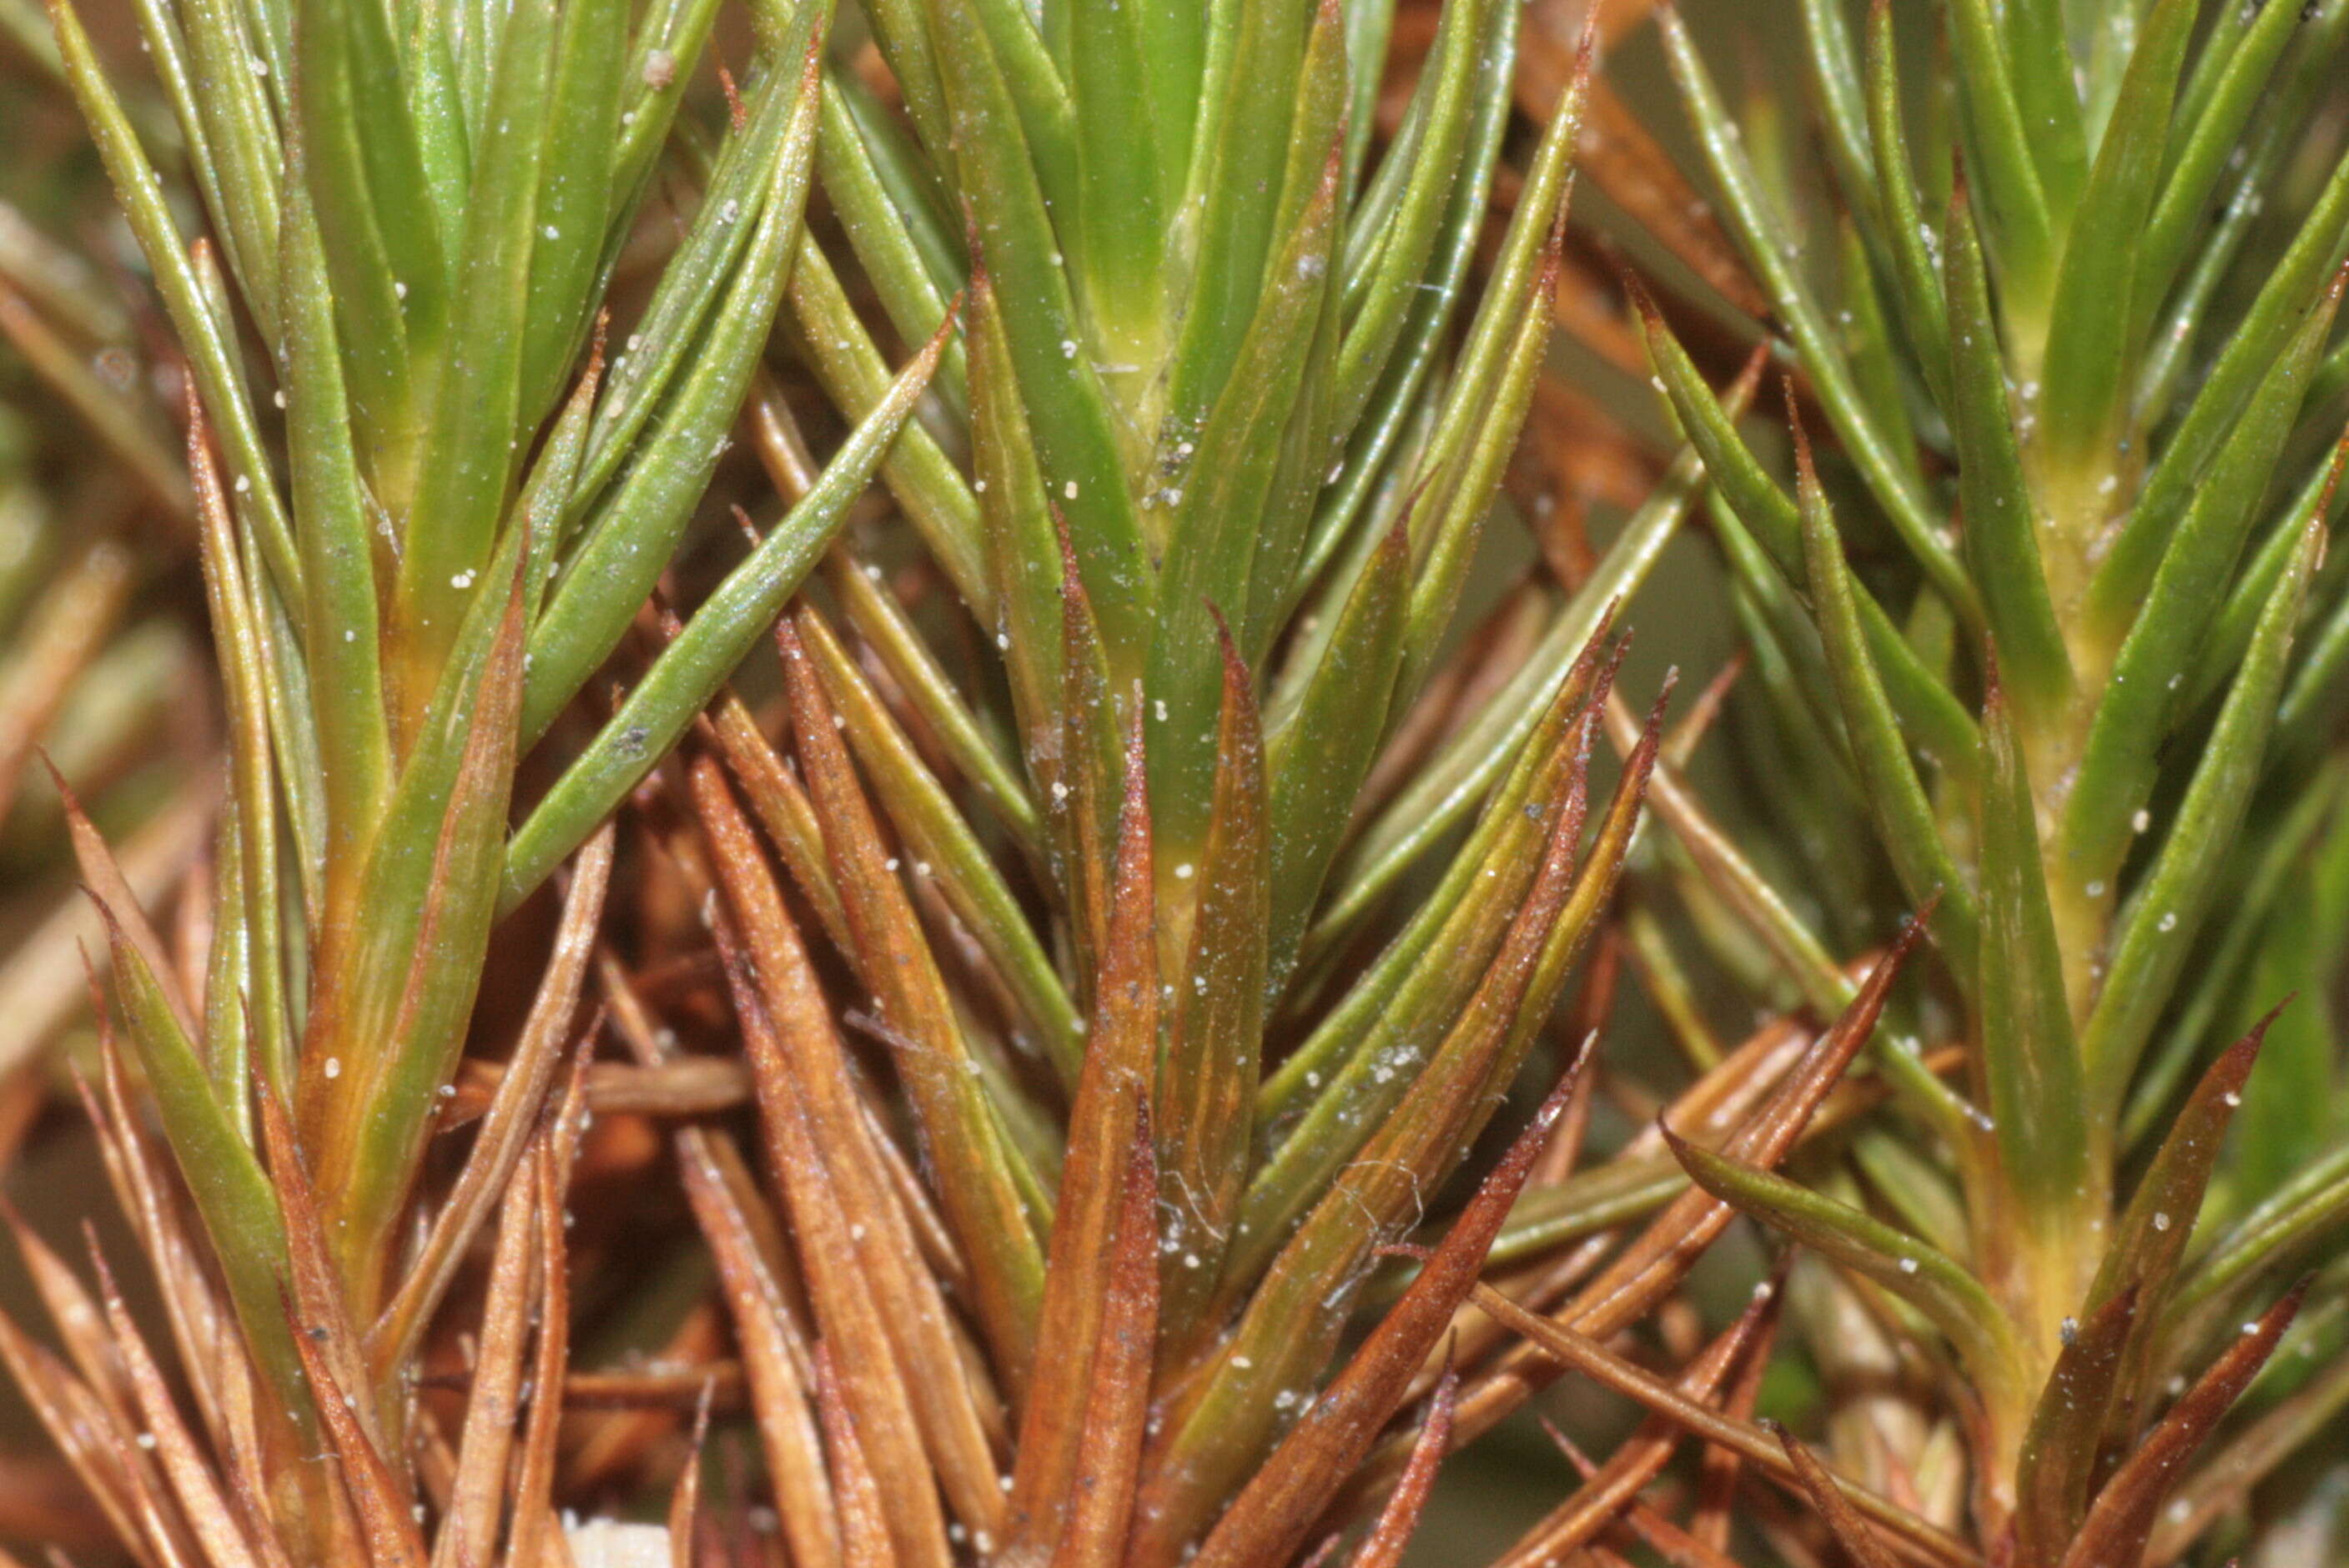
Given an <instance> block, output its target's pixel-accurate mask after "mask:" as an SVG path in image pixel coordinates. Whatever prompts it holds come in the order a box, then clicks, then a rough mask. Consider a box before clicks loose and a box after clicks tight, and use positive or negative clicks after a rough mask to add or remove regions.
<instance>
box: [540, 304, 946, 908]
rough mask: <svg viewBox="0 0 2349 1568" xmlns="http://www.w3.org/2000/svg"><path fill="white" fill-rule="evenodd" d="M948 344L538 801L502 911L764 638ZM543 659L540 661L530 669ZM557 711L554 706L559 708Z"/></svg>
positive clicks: (918, 361)
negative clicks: (763, 635)
mask: <svg viewBox="0 0 2349 1568" xmlns="http://www.w3.org/2000/svg"><path fill="white" fill-rule="evenodd" d="M948 325H951V323H949V324H948ZM943 341H944V337H943V333H942V334H941V335H940V336H938V337H934V338H932V339H931V340H930V342H929V344H928V345H927V346H925V347H924V349H923V351H922V352H921V353H920V354H919V355H917V356H915V358H914V360H913V362H912V363H910V364H909V365H907V366H906V367H905V371H904V373H903V374H902V375H901V376H899V377H898V378H897V382H896V384H895V386H894V387H892V388H891V389H890V395H889V397H888V398H887V399H886V400H885V402H884V403H883V404H882V405H881V407H877V408H875V409H874V411H873V413H872V415H871V417H870V418H867V419H866V420H865V421H864V423H863V424H862V425H860V426H858V427H857V428H856V431H855V433H854V435H852V436H851V437H850V438H848V440H847V442H846V443H845V444H844V445H843V446H842V448H841V449H840V451H839V452H838V453H837V454H836V455H834V457H833V460H832V462H831V464H830V465H828V466H827V467H826V468H825V469H824V471H823V478H822V479H821V480H818V481H817V482H816V485H815V488H814V489H812V490H809V491H808V493H807V495H806V496H805V497H803V498H802V500H801V501H800V503H799V504H798V505H797V506H794V507H793V508H792V510H791V511H790V513H789V514H788V515H786V516H785V517H784V519H783V521H781V523H780V524H778V525H777V526H776V527H775V528H774V529H773V530H772V531H771V532H769V533H768V535H767V537H766V538H765V540H763V541H762V542H761V543H760V545H759V547H758V548H757V549H755V550H753V551H752V552H750V556H749V558H748V559H746V560H745V561H743V562H742V563H741V564H740V565H739V566H737V567H735V569H734V570H733V571H732V572H730V573H728V574H727V576H726V579H725V581H724V582H722V583H719V585H718V588H717V591H716V592H715V593H711V594H710V596H709V600H708V602H707V603H704V604H703V605H702V607H701V608H700V609H699V610H698V611H697V612H696V613H695V614H694V616H693V619H692V620H690V621H688V623H687V624H686V627H685V630H684V631H683V632H682V633H681V634H678V637H677V638H676V640H675V641H673V642H671V643H670V644H669V645H668V646H667V648H665V649H663V650H662V652H661V655H660V656H659V657H658V658H657V659H655V660H654V661H653V666H652V668H651V669H649V670H647V671H646V672H645V675H644V677H643V678H642V679H641V680H639V681H638V682H637V683H636V686H635V687H634V689H632V690H631V691H630V692H629V693H628V695H627V696H626V698H625V699H624V700H623V701H622V703H621V705H620V710H619V712H617V713H616V714H614V715H613V716H612V717H611V718H610V719H609V720H608V721H606V722H605V726H604V727H603V728H602V729H601V730H600V731H598V732H597V734H596V737H595V740H594V742H593V743H591V744H590V745H589V747H588V748H587V750H586V751H585V753H584V754H582V755H581V757H580V758H579V759H578V760H577V761H575V762H574V763H573V764H572V765H571V766H570V768H569V769H566V770H565V771H564V775H563V777H562V779H560V780H559V781H557V783H556V784H555V786H554V789H550V790H549V791H548V792H547V794H546V796H545V798H544V799H541V800H540V801H539V803H538V805H537V806H536V807H534V808H533V810H531V813H530V815H529V816H528V817H526V818H525V819H524V820H523V825H522V826H521V827H520V828H519V829H517V830H515V832H514V835H513V840H512V843H511V844H510V845H509V846H508V848H507V851H506V869H505V887H504V892H503V897H502V905H503V907H505V908H508V909H511V908H512V907H513V905H515V904H516V903H521V902H522V899H523V895H524V894H526V893H528V892H530V891H531V890H532V889H533V888H534V887H536V886H537V885H538V884H539V883H540V882H543V881H544V880H545V878H546V876H547V874H548V873H549V872H552V871H553V870H554V868H555V866H556V865H558V864H560V863H561V862H562V860H563V858H564V856H565V855H567V854H569V853H570V852H571V851H573V850H574V849H576V848H577V847H578V846H579V844H580V843H582V842H583V841H585V839H586V837H587V835H588V834H589V833H590V832H592V831H594V830H595V825H596V824H597V823H598V822H600V821H602V820H603V819H604V818H605V816H606V815H607V814H608V813H609V812H610V811H611V810H612V809H613V808H614V807H615V806H616V805H618V804H619V802H620V801H621V799H623V798H625V797H626V794H627V792H628V791H629V790H630V789H634V788H636V784H637V782H638V781H639V780H640V779H643V778H644V776H645V775H646V774H647V773H649V772H651V771H652V769H653V765H654V764H655V763H657V762H658V761H659V760H660V758H661V757H662V756H663V755H664V754H666V753H667V749H668V748H669V747H670V746H671V745H673V744H674V743H675V742H676V739H677V738H678V736H680V735H682V734H684V733H685V730H686V728H687V727H688V726H689V725H690V724H691V723H692V722H693V717H694V715H695V714H696V713H698V712H699V711H700V709H701V707H702V706H703V705H704V704H705V703H707V702H708V701H709V699H710V697H711V696H713V695H715V694H716V692H717V690H718V688H719V686H723V685H724V684H725V682H726V678H727V676H730V674H732V673H733V670H734V667H735V666H736V665H739V664H740V663H741V662H742V660H743V658H744V657H745V656H746V655H749V653H750V650H751V649H752V648H753V647H755V646H757V645H758V642H759V638H760V637H761V635H762V634H764V633H765V631H766V628H767V627H768V626H769V625H770V624H772V623H773V620H774V617H775V616H776V615H777V614H779V613H780V612H781V609H782V607H783V605H784V603H786V602H788V601H789V600H790V598H791V596H792V593H794V592H796V591H797V590H798V588H799V585H800V583H802V582H803V581H805V579H806V577H807V574H808V573H809V572H810V571H811V570H812V569H813V567H814V565H815V563H816V562H817V561H818V560H819V559H820V558H821V557H822V555H823V551H824V549H825V548H826V547H827V546H828V545H829V544H830V543H831V542H832V537H833V533H834V532H835V531H837V530H838V529H839V527H840V525H841V523H842V521H843V520H844V519H845V517H846V516H847V512H848V507H849V504H850V503H851V502H852V501H854V500H855V499H856V498H857V496H859V495H860V494H862V493H863V492H864V487H865V485H866V484H867V483H869V482H870V481H871V480H872V477H873V470H874V467H875V466H876V465H877V464H878V463H879V462H880V460H881V456H882V454H883V453H884V452H885V451H886V450H888V448H889V444H890V442H891V441H893V440H895V438H896V435H897V431H898V428H900V427H901V426H902V425H903V424H904V423H905V418H906V416H907V415H908V414H910V413H911V412H912V411H913V407H914V404H915V402H916V400H917V399H918V398H919V397H921V393H922V389H923V387H926V385H927V384H928V382H929V377H930V375H931V372H932V371H934V370H935V369H936V366H937V354H938V349H939V346H940V345H941V344H942V343H943ZM535 656H536V655H535V654H534V653H533V657H535ZM537 667H538V666H537V665H533V666H532V668H533V673H535V671H536V669H537ZM584 676H585V672H583V673H582V678H584ZM564 700H566V701H567V700H568V693H566V694H565V695H564ZM556 707H561V704H560V703H555V704H553V705H552V707H550V708H549V711H550V713H551V712H552V711H553V709H554V708H556Z"/></svg>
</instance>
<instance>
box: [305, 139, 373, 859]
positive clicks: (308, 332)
mask: <svg viewBox="0 0 2349 1568" xmlns="http://www.w3.org/2000/svg"><path fill="white" fill-rule="evenodd" d="M304 156H305V154H304V150H303V148H302V146H301V144H299V143H297V144H296V146H295V150H294V154H293V160H292V164H291V168H290V171H289V172H290V176H291V178H290V179H289V180H288V181H287V187H288V200H287V202H286V210H285V222H284V224H283V226H282V229H281V231H280V232H281V236H282V241H283V251H282V253H281V255H280V258H279V263H278V272H279V286H280V304H281V305H282V307H283V314H284V318H285V423H286V461H287V469H288V473H289V476H290V478H291V480H292V481H293V494H294V515H295V524H296V530H297V532H296V539H297V542H299V544H300V545H301V549H302V558H303V575H304V582H305V585H306V587H307V588H308V589H309V593H310V597H309V601H308V603H305V604H304V605H303V608H302V621H303V624H304V626H305V631H306V635H305V639H304V655H305V659H306V661H307V662H308V664H309V666H310V677H311V682H312V690H313V692H314V694H315V696H316V703H317V725H318V742H319V747H320V750H321V752H322V753H323V756H324V760H325V762H326V779H325V793H326V826H327V832H328V835H329V837H328V845H329V849H328V852H327V856H326V865H327V880H328V882H329V888H328V900H329V902H330V903H333V902H336V901H337V900H347V899H348V898H349V897H350V896H351V895H352V893H353V892H356V889H355V888H353V887H352V886H350V885H349V878H350V876H351V874H352V873H353V872H355V871H356V869H357V866H359V865H360V864H361V863H363V861H364V858H365V846H366V843H367V836H368V834H369V832H370V830H372V829H373V828H374V826H375V820H376V815H377V813H378V811H380V810H382V806H383V800H384V797H385V795H386V794H387V793H388V791H389V789H390V772H391V760H390V737H389V735H388V733H387V731H386V729H385V727H384V694H383V669H382V665H381V663H380V653H379V649H380V645H381V625H380V623H379V620H378V607H377V599H376V581H375V559H374V541H373V540H372V539H371V538H370V537H369V536H370V532H371V529H370V525H369V522H368V518H367V496H366V493H365V491H364V490H363V488H362V481H361V480H360V477H359V473H358V469H357V462H356V454H355V453H354V452H353V450H352V446H351V421H350V408H349V405H348V402H347V398H346V397H345V396H344V380H343V367H342V356H341V352H340V339H339V336H338V335H337V333H336V326H335V316H334V301H333V294H332V292H331V283H330V280H329V279H328V277H327V275H326V262H325V257H324V254H323V253H322V251H321V248H320V243H319V236H318V227H317V215H316V211H315V210H314V209H313V207H312V205H311V203H310V201H309V199H308V196H307V193H306V185H305V174H304V163H303V159H304Z"/></svg>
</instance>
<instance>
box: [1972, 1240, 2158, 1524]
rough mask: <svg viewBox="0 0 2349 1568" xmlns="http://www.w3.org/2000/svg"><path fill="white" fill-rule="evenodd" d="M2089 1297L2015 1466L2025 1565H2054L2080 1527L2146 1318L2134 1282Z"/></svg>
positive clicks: (2067, 1326) (2071, 1325)
mask: <svg viewBox="0 0 2349 1568" xmlns="http://www.w3.org/2000/svg"><path fill="white" fill-rule="evenodd" d="M2180 1228H2181V1230H2182V1229H2183V1227H2180ZM2089 1300H2090V1302H2091V1303H2092V1304H2093V1305H2092V1307H2091V1310H2090V1311H2089V1312H2088V1314H2087V1316H2086V1318H2085V1321H2082V1320H2075V1319H2073V1318H2068V1317H2067V1318H2065V1319H2064V1336H2063V1346H2064V1347H2063V1349H2062V1350H2060V1351H2059V1352H2057V1354H2056V1357H2055V1365H2054V1368H2053V1370H2051V1371H2050V1372H2049V1373H2048V1374H2047V1383H2046V1386H2045V1387H2043V1388H2042V1389H2040V1391H2039V1403H2038V1405H2037V1407H2036V1408H2033V1411H2032V1413H2031V1425H2030V1427H2029V1429H2027V1430H2026V1431H2025V1432H2024V1433H2023V1449H2022V1452H2021V1456H2020V1458H2019V1459H2018V1460H2016V1463H2015V1470H2014V1490H2015V1497H2016V1501H2015V1510H2014V1520H2015V1539H2016V1540H2017V1541H2018V1542H2020V1543H2021V1547H2022V1552H2023V1557H2022V1561H2023V1562H2026V1563H2052V1562H2054V1560H2055V1559H2056V1557H2057V1556H2058V1555H2059V1554H2060V1553H2062V1552H2063V1550H2064V1542H2068V1541H2070V1540H2071V1539H2072V1535H2073V1532H2075V1531H2077V1530H2078V1529H2079V1527H2080V1516H2081V1514H2083V1513H2084V1512H2085V1511H2087V1507H2088V1494H2089V1491H2090V1489H2091V1486H2092V1484H2093V1482H2094V1480H2095V1473H2096V1468H2097V1464H2098V1461H2099V1460H2100V1458H2101V1457H2102V1454H2103V1451H2104V1439H2105V1431H2106V1423H2107V1419H2108V1418H2109V1417H2110V1415H2111V1413H2112V1408H2113V1401H2114V1398H2115V1396H2116V1394H2117V1392H2118V1391H2119V1388H2120V1385H2121V1362H2122V1358H2123V1357H2124V1355H2125V1354H2126V1353H2127V1348H2128V1345H2129V1341H2130V1338H2131V1336H2132V1335H2133V1334H2134V1333H2135V1332H2136V1331H2137V1328H2138V1326H2140V1325H2142V1324H2143V1323H2144V1322H2145V1321H2146V1319H2145V1317H2144V1316H2143V1315H2140V1314H2139V1313H2138V1311H2137V1286H2136V1285H2134V1284H2130V1285H2127V1286H2125V1287H2124V1288H2123V1289H2121V1290H2120V1291H2118V1292H2116V1293H2115V1294H2114V1295H2109V1296H2102V1297H2100V1296H2098V1295H2095V1294H2094V1293H2091V1295H2090V1296H2089Z"/></svg>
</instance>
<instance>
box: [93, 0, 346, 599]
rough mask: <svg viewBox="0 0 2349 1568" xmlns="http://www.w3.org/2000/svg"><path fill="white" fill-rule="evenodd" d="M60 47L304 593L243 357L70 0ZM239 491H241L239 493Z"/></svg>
mask: <svg viewBox="0 0 2349 1568" xmlns="http://www.w3.org/2000/svg"><path fill="white" fill-rule="evenodd" d="M49 19H50V23H51V25H52V26H53V27H54V28H55V30H56V34H57V49H58V53H59V56H60V57H61V58H62V59H63V61H64V63H65V68H66V80H67V85H68V86H70V87H71V88H72V89H73V92H74V98H75V101H76V102H77V103H78V104H79V106H80V108H81V111H82V116H83V118H84V119H86V120H87V121H88V125H89V128H90V133H91V137H92V139H94V140H95V141H96V142H97V143H98V154H99V157H100V158H101V159H102V160H104V162H105V164H106V170H107V174H108V176H109V178H110V179H111V180H112V181H113V182H114V188H115V194H116V196H117V198H118V199H119V201H120V202H121V204H122V212H123V218H124V220H125V221H126V222H128V223H129V227H130V232H131V233H132V234H133V235H134V236H135V237H136V238H137V240H138V242H139V248H140V253H141V254H142V255H144V256H145V257H146V258H147V264H148V269H149V271H150V273H152V274H153V276H154V279H155V284H156V287H157V290H158V292H159V293H160V294H162V296H163V304H164V307H165V309H166V310H167V311H168V312H169V313H170V315H171V325H172V329H173V331H174V333H175V334H176V335H177V336H178V338H179V341H180V344H181V347H182V348H183V350H184V351H185V352H186V354H187V356H188V360H189V365H190V367H191V370H192V371H193V372H194V377H195V382H196V389H197V390H198V391H199V392H200V393H201V394H202V398H203V402H204V404H205V406H206V407H208V408H209V409H210V410H211V411H212V417H213V418H215V419H217V420H218V421H219V423H220V426H221V434H222V444H223V446H224V447H225V449H226V450H227V453H228V457H229V459H230V463H231V466H232V468H233V469H234V471H235V472H236V473H237V475H238V476H239V477H241V478H243V479H246V480H250V481H251V486H250V490H251V504H252V507H253V510H254V515H255V517H256V519H257V521H258V523H259V533H260V542H261V547H262V550H263V552H264V554H265V556H266V558H267V560H268V562H269V569H270V573H271V575H272V576H273V577H274V579H275V580H276V583H277V585H278V587H279V589H280V590H281V591H282V592H283V593H285V596H286V598H287V599H288V600H290V601H292V602H294V603H300V602H301V599H302V566H301V560H300V556H299V553H298V552H296V551H295V547H294V534H293V529H292V527H291V525H290V524H289V523H288V522H287V521H286V517H285V508H284V505H283V503H282V502H281V501H280V500H279V499H278V495H277V490H276V487H275V485H274V484H272V483H268V482H265V481H266V480H267V479H268V476H269V474H270V471H271V469H270V464H269V459H268V453H267V449H266V448H265V447H264V445H263V443H262V439H261V435H260V430H259V427H258V424H257V422H256V420H255V418H254V411H253V404H252V401H251V399H250V398H249V397H247V396H246V394H245V383H244V377H243V370H242V367H241V365H240V362H239V360H238V358H237V356H236V355H235V353H234V351H233V344H232V342H231V340H230V338H229V337H228V335H227V334H226V332H225V330H224V328H223V326H222V320H221V318H220V317H219V316H218V315H215V314H214V312H213V311H212V307H211V305H210V304H209V303H208V302H207V300H206V298H205V290H204V285H203V283H202V279H201V276H200V274H199V272H198V269H197V267H196V265H195V263H193V262H192V261H191V258H190V255H189V253H188V251H187V250H186V249H184V248H183V247H182V246H181V242H180V238H179V232H178V229H177V227H176V225H175V224H174V223H173V222H172V219H171V208H170V206H169V205H168V203H167V202H166V201H165V199H164V195H163V188H162V182H161V181H160V180H158V179H157V178H156V174H155V170H154V168H153V167H152V166H151V165H150V163H149V162H148V160H147V156H146V154H145V152H144V151H143V150H141V149H140V145H139V138H138V133H137V132H136V131H135V130H133V129H132V128H131V125H130V121H129V118H128V117H127V116H126V115H125V114H124V112H123V109H122V104H121V101H120V100H119V98H117V97H116V96H115V93H114V90H113V88H112V87H111V86H110V85H109V83H108V81H107V79H106V76H105V73H104V72H103V71H102V70H101V69H100V68H99V67H98V58H97V55H96V52H95V51H94V50H93V49H92V48H91V46H90V41H89V36H88V33H87V32H85V31H84V30H83V28H82V25H81V19H80V15H79V14H78V12H77V11H75V9H74V8H73V6H72V5H70V4H67V3H66V0H59V3H58V4H57V5H53V6H52V7H51V8H50V12H49ZM241 493H242V492H241Z"/></svg>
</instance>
